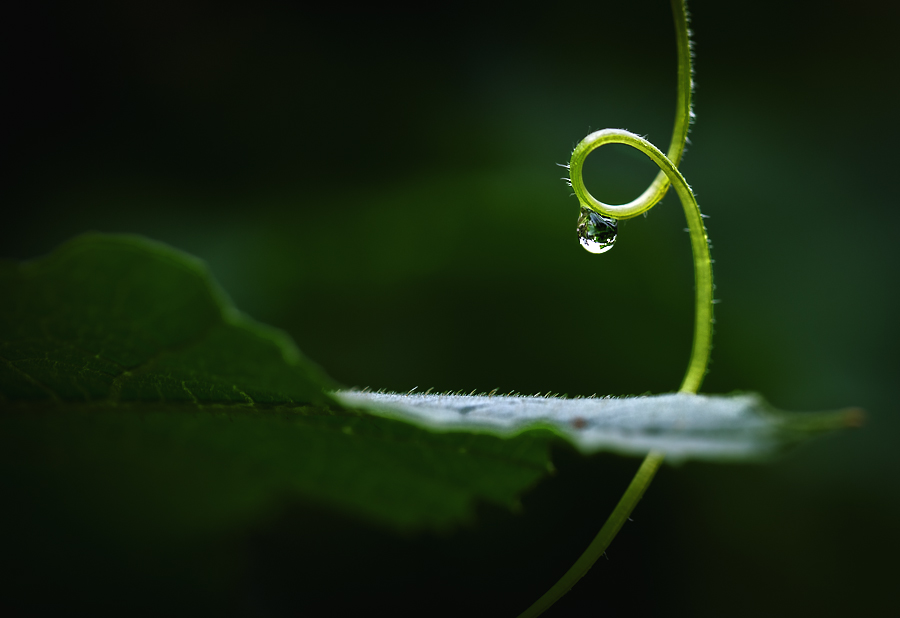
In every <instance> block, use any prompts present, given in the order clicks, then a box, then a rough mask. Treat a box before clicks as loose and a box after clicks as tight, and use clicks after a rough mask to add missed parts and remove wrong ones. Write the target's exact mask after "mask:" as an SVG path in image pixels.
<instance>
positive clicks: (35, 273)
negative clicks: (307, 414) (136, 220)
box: [0, 234, 334, 404]
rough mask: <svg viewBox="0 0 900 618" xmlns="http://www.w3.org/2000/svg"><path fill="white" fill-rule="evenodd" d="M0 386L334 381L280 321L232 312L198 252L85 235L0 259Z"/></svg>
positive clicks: (133, 397) (169, 388)
mask: <svg viewBox="0 0 900 618" xmlns="http://www.w3.org/2000/svg"><path fill="white" fill-rule="evenodd" d="M0 290H2V295H3V298H4V299H5V300H4V302H3V303H2V306H0V397H4V398H6V399H9V400H23V399H25V400H41V399H47V400H52V401H59V402H70V401H78V402H96V401H107V402H111V403H114V402H117V401H154V402H156V401H163V402H183V401H192V402H208V401H217V402H239V403H248V404H253V403H311V402H318V403H324V402H326V401H328V397H327V396H325V395H323V393H322V388H323V387H325V386H334V383H333V382H331V380H330V379H328V378H327V377H326V376H325V374H324V373H323V372H322V371H321V370H320V369H318V368H317V367H316V366H315V365H314V364H313V363H311V362H310V361H309V360H308V359H306V358H304V357H303V355H302V354H301V353H300V351H299V350H297V348H296V346H294V344H293V342H292V341H291V340H290V339H289V338H288V337H287V336H286V335H284V333H282V332H280V331H277V330H275V329H272V328H269V327H267V326H263V325H261V324H258V323H256V322H254V321H253V320H251V319H249V318H248V317H246V316H244V315H243V314H241V313H240V312H238V311H237V310H236V309H235V308H234V307H233V306H232V305H231V303H230V301H229V300H228V299H227V297H226V296H225V294H224V292H222V290H221V289H220V288H219V287H218V285H217V284H216V283H215V281H213V279H212V277H211V276H210V274H209V272H208V271H207V269H206V266H205V265H204V264H203V263H202V262H201V261H200V260H198V259H196V258H194V257H191V256H189V255H187V254H184V253H181V252H179V251H176V250H174V249H171V248H170V247H167V246H165V245H163V244H161V243H156V242H152V241H149V240H146V239H143V238H140V237H136V236H105V235H97V234H94V235H86V236H81V237H79V238H77V239H75V240H73V241H70V242H68V243H66V244H64V245H62V246H61V247H59V248H58V249H57V250H56V251H54V252H53V253H52V254H51V255H49V256H47V257H45V258H43V259H40V260H36V261H33V262H26V263H24V264H15V263H10V262H5V263H2V264H0Z"/></svg>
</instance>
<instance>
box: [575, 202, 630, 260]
mask: <svg viewBox="0 0 900 618" xmlns="http://www.w3.org/2000/svg"><path fill="white" fill-rule="evenodd" d="M618 227H619V222H618V221H616V220H615V219H612V218H610V217H604V216H603V215H601V214H598V213H596V212H594V211H593V210H591V209H590V208H585V207H583V206H582V207H581V214H579V215H578V227H577V228H576V231H577V232H578V241H579V242H580V243H581V246H582V247H584V248H585V249H587V250H588V251H590V252H591V253H605V252H606V251H609V250H610V249H612V248H613V245H614V244H616V235H617V234H618Z"/></svg>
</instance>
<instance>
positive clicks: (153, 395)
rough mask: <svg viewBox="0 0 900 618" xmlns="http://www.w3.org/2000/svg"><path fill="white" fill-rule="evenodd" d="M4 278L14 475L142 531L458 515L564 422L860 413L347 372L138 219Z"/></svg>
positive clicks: (838, 419) (741, 443) (681, 436)
mask: <svg viewBox="0 0 900 618" xmlns="http://www.w3.org/2000/svg"><path fill="white" fill-rule="evenodd" d="M0 295H2V296H0V297H2V298H3V299H4V302H3V303H2V305H0V398H2V399H0V401H2V402H3V403H4V410H5V413H4V414H2V415H0V453H2V454H0V465H2V467H3V471H4V473H5V474H6V475H7V479H13V484H14V485H17V486H20V487H29V486H31V487H37V486H39V487H42V488H46V495H44V494H42V498H41V499H42V500H43V499H47V500H51V502H52V497H53V496H57V499H58V500H61V501H62V502H63V503H64V504H65V505H67V506H65V509H66V512H70V513H72V514H73V516H75V514H77V513H79V512H81V511H82V510H83V511H84V512H83V517H84V519H85V520H86V521H87V520H89V519H91V518H92V517H100V518H102V519H104V521H107V522H110V521H114V522H116V525H120V526H124V527H123V530H124V529H131V530H134V529H136V528H140V529H141V530H143V531H144V532H143V534H144V536H146V538H153V534H151V533H150V532H148V531H149V530H156V531H157V532H159V533H161V532H162V531H168V532H167V533H169V532H172V531H177V530H180V531H181V532H182V533H187V532H188V531H191V530H197V529H201V528H202V529H207V530H210V529H226V528H229V527H234V526H239V525H241V524H242V523H245V522H248V521H251V520H253V519H254V518H257V519H258V518H259V517H261V516H262V515H263V514H265V513H266V512H270V511H271V509H273V508H275V507H276V506H277V504H278V503H279V502H282V501H284V500H290V501H300V502H306V503H309V504H312V505H316V506H318V507H326V508H330V509H334V510H337V511H340V512H343V513H345V514H349V515H351V516H356V517H359V518H363V519H365V520H368V521H374V522H378V523H380V524H382V525H385V526H388V527H391V528H395V529H403V530H414V529H442V528H448V527H451V526H453V525H456V524H458V523H460V522H464V521H468V520H471V519H472V517H473V515H474V512H475V507H476V505H477V504H478V503H479V502H484V503H490V504H496V505H502V506H505V507H508V508H515V507H516V506H517V504H518V499H519V496H520V495H521V494H522V493H523V492H524V491H525V490H527V489H528V488H529V487H531V486H533V485H534V484H535V483H536V482H537V481H538V480H539V479H540V478H542V477H543V476H545V475H546V474H547V473H548V471H550V470H551V469H552V466H551V463H550V457H549V452H550V446H551V444H552V443H554V442H559V441H560V440H565V441H568V442H570V443H571V444H573V445H575V446H576V447H577V448H579V449H580V450H582V451H583V452H585V453H593V452H597V451H599V450H612V451H616V452H620V453H627V454H634V455H640V454H644V453H646V452H647V451H649V450H651V449H657V450H663V451H664V452H666V453H667V454H668V456H669V459H670V460H671V461H677V460H683V459H687V458H690V457H701V458H707V459H746V458H756V457H760V456H763V455H767V454H770V453H772V452H774V451H777V450H779V449H781V448H783V447H785V446H788V445H790V444H793V443H795V442H797V441H799V440H801V439H805V438H808V437H810V436H812V435H815V434H816V433H819V432H821V431H823V430H827V429H833V428H835V427H838V426H842V425H846V424H847V422H848V418H849V417H848V416H847V415H846V413H836V414H825V415H799V416H798V415H787V414H784V413H778V412H774V411H771V410H769V409H768V408H767V406H765V405H764V404H763V403H762V402H761V400H760V399H758V398H756V397H753V396H737V397H731V398H726V397H700V396H687V395H665V396H659V397H643V398H635V399H620V400H606V399H604V400H596V399H574V400H562V399H548V398H509V397H461V396H457V397H448V396H438V397H425V396H419V395H411V396H395V395H380V394H371V393H359V392H350V391H334V390H332V389H334V387H335V384H334V383H333V382H332V381H331V380H330V379H329V378H327V377H326V376H325V374H324V373H323V372H322V371H321V370H320V369H319V368H318V367H316V366H315V365H314V364H313V363H312V362H310V361H309V360H308V359H306V358H304V357H303V355H302V354H301V353H300V352H299V351H298V350H297V349H296V347H295V346H294V344H293V343H292V342H291V341H290V339H289V338H288V337H287V336H286V335H284V334H283V333H281V332H279V331H277V330H274V329H271V328H269V327H265V326H262V325H260V324H258V323H256V322H254V321H252V320H251V319H249V318H248V317H246V316H244V315H242V314H241V313H240V312H238V311H237V310H236V309H235V308H234V307H233V306H232V305H231V303H230V302H229V301H228V299H227V298H226V296H225V294H224V293H223V292H222V291H221V290H220V289H219V288H218V286H217V285H216V284H215V282H214V281H213V280H212V278H211V276H210V275H209V273H208V271H207V269H206V267H205V266H204V265H203V264H202V263H201V262H200V261H198V260H197V259H195V258H193V257H191V256H188V255H185V254H184V253H181V252H179V251H176V250H174V249H172V248H170V247H167V246H165V245H162V244H159V243H155V242H151V241H148V240H146V239H142V238H138V237H132V236H104V235H89V236H83V237H80V238H77V239H75V240H73V241H71V242H69V243H66V244H65V245H63V246H61V247H60V248H59V249H57V250H56V251H55V252H53V253H52V254H51V255H49V256H47V257H44V258H42V259H39V260H35V261H33V262H27V263H23V264H15V263H9V262H5V263H2V264H0ZM13 495H15V492H13ZM76 496H77V498H76ZM100 505H102V508H101V507H100ZM48 508H56V507H48ZM98 510H99V511H100V512H101V514H100V515H97V511H98ZM129 526H130V528H129Z"/></svg>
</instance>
